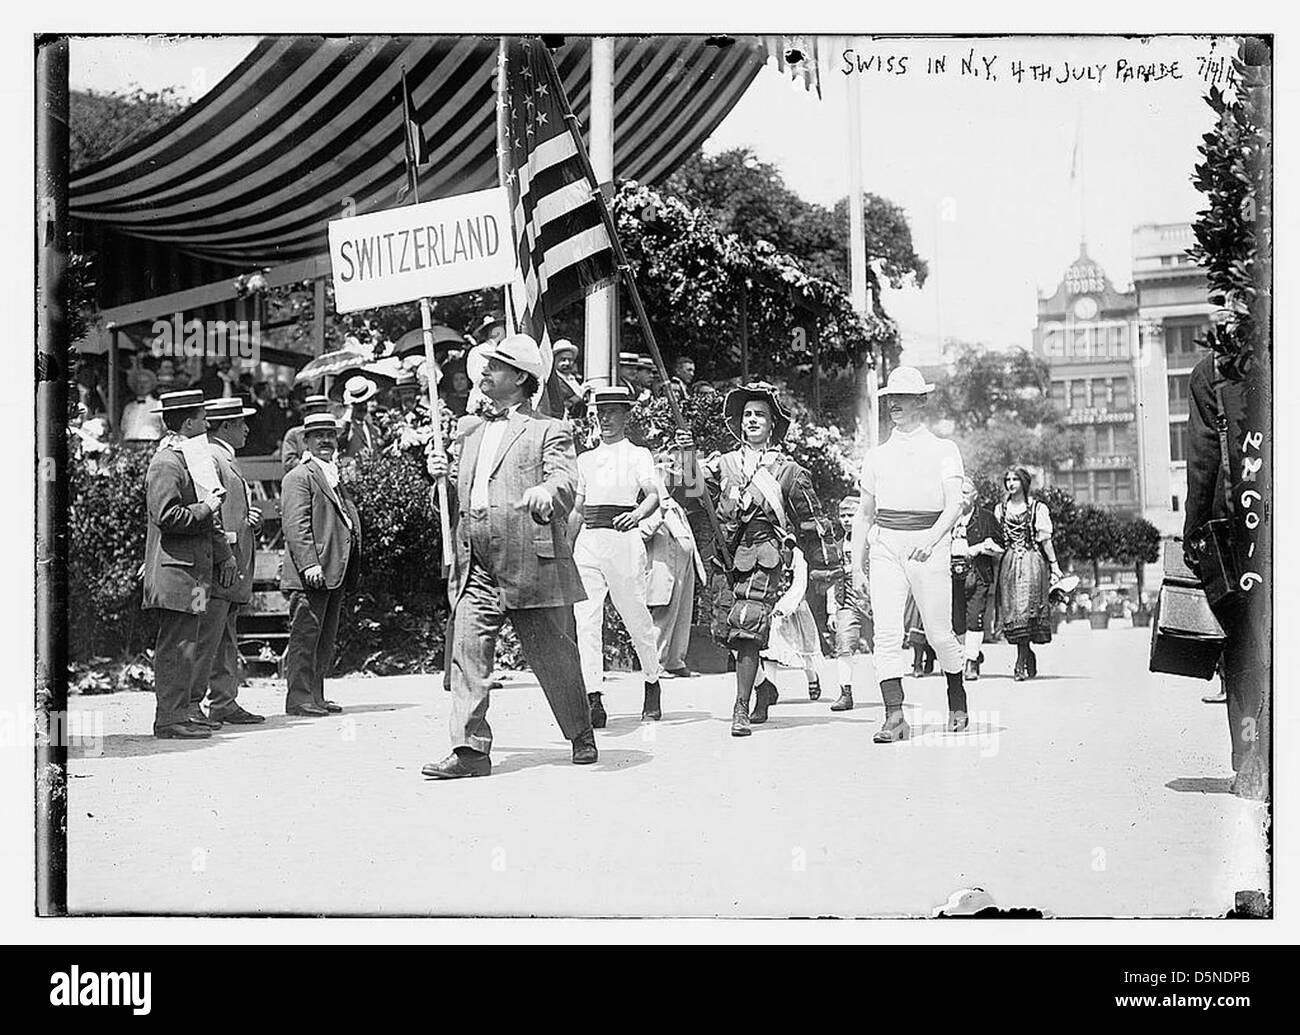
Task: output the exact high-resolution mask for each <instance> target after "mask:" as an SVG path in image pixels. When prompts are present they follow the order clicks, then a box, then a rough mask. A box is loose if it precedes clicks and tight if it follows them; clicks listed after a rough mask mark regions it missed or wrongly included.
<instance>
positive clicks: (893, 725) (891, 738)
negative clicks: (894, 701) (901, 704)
mask: <svg viewBox="0 0 1300 1035" xmlns="http://www.w3.org/2000/svg"><path fill="white" fill-rule="evenodd" d="M911 735H912V727H911V726H909V725H908V724H907V720H906V719H905V718H903V716H902V714H901V713H899V714H898V715H887V716H885V724H884V725H883V726H881V727H880V729H878V730H876V732H875V735H874V736H873V737H872V738H871V739H872V740H873V741H874V742H875V743H877V744H894V743H897V742H898V741H900V740H906V739H907V738H908V737H910V736H911Z"/></svg>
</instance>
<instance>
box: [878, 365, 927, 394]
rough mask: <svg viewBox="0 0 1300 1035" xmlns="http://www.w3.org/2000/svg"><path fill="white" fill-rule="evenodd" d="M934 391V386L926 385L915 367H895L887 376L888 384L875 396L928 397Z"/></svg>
mask: <svg viewBox="0 0 1300 1035" xmlns="http://www.w3.org/2000/svg"><path fill="white" fill-rule="evenodd" d="M933 391H934V385H930V384H926V383H925V378H924V377H922V376H921V371H919V370H917V369H916V367H895V368H894V370H893V372H892V373H890V375H889V384H888V385H886V386H885V387H884V388H882V389H880V391H878V392H877V393H876V394H877V395H928V394H929V393H930V392H933Z"/></svg>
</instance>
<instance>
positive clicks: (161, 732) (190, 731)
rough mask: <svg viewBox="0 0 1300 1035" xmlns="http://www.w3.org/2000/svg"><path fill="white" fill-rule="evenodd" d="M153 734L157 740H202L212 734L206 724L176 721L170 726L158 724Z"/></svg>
mask: <svg viewBox="0 0 1300 1035" xmlns="http://www.w3.org/2000/svg"><path fill="white" fill-rule="evenodd" d="M153 735H154V736H155V737H157V738H158V739H159V740H203V739H205V738H207V737H210V736H212V730H211V729H210V728H209V727H207V726H196V725H194V724H193V723H189V722H178V723H176V724H175V725H172V726H159V727H158V728H157V729H155V730H154V731H153Z"/></svg>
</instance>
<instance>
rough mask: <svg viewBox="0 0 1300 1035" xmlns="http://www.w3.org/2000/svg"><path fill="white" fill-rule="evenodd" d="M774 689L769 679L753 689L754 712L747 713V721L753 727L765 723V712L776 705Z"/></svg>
mask: <svg viewBox="0 0 1300 1035" xmlns="http://www.w3.org/2000/svg"><path fill="white" fill-rule="evenodd" d="M776 696H777V695H776V687H775V686H774V685H773V683H772V681H771V680H769V679H764V680H763V681H762V682H761V683H759V684H758V686H756V687H755V688H754V710H753V711H752V712H750V713H749V721H750V722H752V723H753V724H754V725H755V726H758V725H761V724H762V723H764V722H767V710H768V709H769V708H770V707H772V705H773V704H775V703H776Z"/></svg>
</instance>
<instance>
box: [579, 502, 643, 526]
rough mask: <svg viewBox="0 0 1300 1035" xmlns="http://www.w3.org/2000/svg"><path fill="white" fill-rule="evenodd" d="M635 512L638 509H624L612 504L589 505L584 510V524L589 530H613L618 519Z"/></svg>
mask: <svg viewBox="0 0 1300 1035" xmlns="http://www.w3.org/2000/svg"><path fill="white" fill-rule="evenodd" d="M633 510H636V507H622V506H618V505H617V504H612V503H611V504H603V503H597V504H594V505H590V504H589V505H588V506H586V507H584V508H583V511H582V523H583V524H584V525H585V526H586V527H587V528H613V527H614V519H615V518H616V517H618V516H619V515H620V514H626V513H628V512H629V511H633Z"/></svg>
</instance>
